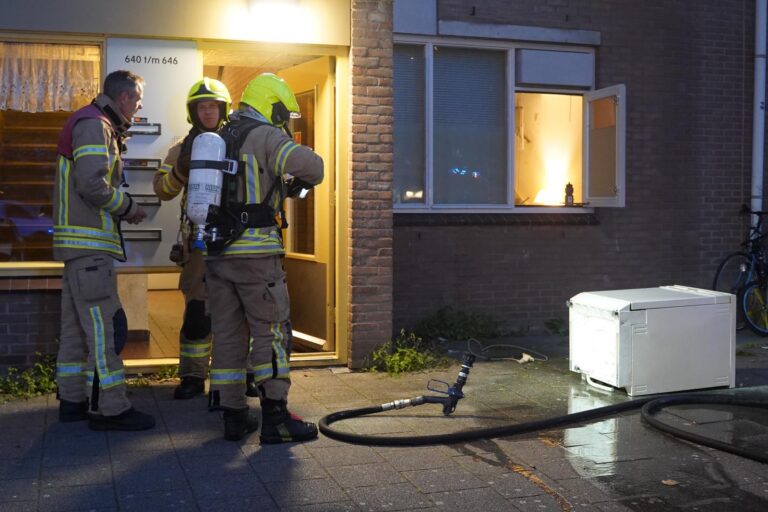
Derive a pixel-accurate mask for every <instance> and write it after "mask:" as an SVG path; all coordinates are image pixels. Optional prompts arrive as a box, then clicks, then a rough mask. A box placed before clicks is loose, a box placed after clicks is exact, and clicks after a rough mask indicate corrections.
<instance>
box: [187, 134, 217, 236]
mask: <svg viewBox="0 0 768 512" xmlns="http://www.w3.org/2000/svg"><path fill="white" fill-rule="evenodd" d="M226 152H227V144H226V143H225V142H224V139H222V138H221V137H220V136H219V135H217V134H216V133H213V132H204V133H201V134H200V135H198V136H197V137H195V140H194V141H193V142H192V155H191V158H190V171H189V182H188V183H187V205H186V213H187V217H188V218H189V220H190V221H191V222H192V224H194V231H195V240H194V243H193V247H195V248H199V249H203V248H205V237H206V231H205V227H206V219H207V218H208V209H209V207H210V206H219V205H220V204H221V189H222V185H223V183H224V174H223V172H222V171H221V169H217V168H216V167H214V165H215V163H217V162H224V159H225V156H226ZM212 236H213V237H214V238H215V236H216V234H215V233H213V234H212Z"/></svg>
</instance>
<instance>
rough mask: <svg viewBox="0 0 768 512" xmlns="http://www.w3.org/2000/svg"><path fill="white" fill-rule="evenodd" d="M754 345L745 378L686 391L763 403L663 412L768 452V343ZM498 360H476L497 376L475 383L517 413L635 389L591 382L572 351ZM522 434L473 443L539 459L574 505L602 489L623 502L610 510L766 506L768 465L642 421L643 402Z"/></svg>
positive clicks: (511, 458)
mask: <svg viewBox="0 0 768 512" xmlns="http://www.w3.org/2000/svg"><path fill="white" fill-rule="evenodd" d="M750 348H751V356H750V357H748V358H737V359H738V361H737V372H736V373H737V374H736V382H737V384H738V385H740V386H741V387H738V388H733V389H726V388H720V389H712V390H689V391H686V392H685V393H686V394H689V393H714V394H717V395H723V396H732V397H739V398H750V399H753V400H758V401H763V402H764V403H765V406H764V407H763V408H747V407H738V406H725V405H676V406H670V407H667V408H665V409H663V410H661V411H660V412H658V413H657V414H656V415H655V416H656V418H657V419H659V420H660V421H663V422H664V423H668V424H671V425H673V426H676V427H678V428H682V429H685V430H687V431H691V432H694V433H696V434H698V435H702V436H705V437H709V438H712V439H715V440H718V441H722V442H725V443H730V444H733V445H736V446H739V447H742V448H745V449H747V450H750V451H752V452H758V453H760V454H762V456H763V457H765V456H767V455H768V353H766V352H768V351H766V350H765V349H762V345H755V344H754V343H753V344H752V346H751V347H750ZM742 352H743V351H742ZM496 364H499V363H495V362H485V363H481V364H480V365H478V367H477V368H476V369H475V375H473V377H475V378H476V379H477V380H480V379H479V378H478V377H477V374H479V373H480V372H482V371H485V368H486V367H487V368H488V371H489V372H490V373H493V374H494V375H495V377H494V378H493V379H492V381H491V382H483V383H482V384H480V383H478V382H477V380H476V381H475V382H474V384H476V385H478V384H480V385H481V386H482V387H483V389H481V390H479V391H476V393H475V394H473V397H476V399H479V400H481V401H482V402H483V403H484V404H486V405H488V406H490V407H495V408H497V409H496V410H497V411H503V413H504V415H505V416H507V417H509V418H511V419H512V421H514V422H515V423H521V422H526V421H532V420H538V419H542V418H545V417H551V416H556V415H560V414H566V413H575V412H580V411H585V410H591V409H595V408H599V407H605V406H609V405H613V404H617V403H621V402H626V401H629V400H632V399H633V397H630V396H628V395H627V394H626V393H625V392H624V390H620V389H617V390H604V389H599V388H596V387H593V386H590V385H589V384H588V383H587V382H586V381H585V380H583V379H582V378H581V377H580V376H579V375H578V374H575V373H573V372H570V371H569V370H568V367H567V359H565V358H557V357H554V358H551V359H550V360H549V361H547V362H546V363H545V364H542V363H534V364H532V365H527V366H525V365H519V364H512V365H508V367H507V368H506V369H505V370H504V371H502V370H501V369H496V368H493V366H492V365H496ZM486 365H489V366H486ZM486 386H487V387H486ZM635 398H638V397H635ZM642 398H644V397H642ZM462 405H464V404H462ZM477 407H478V406H477V405H474V408H477ZM522 437H523V439H521V438H520V437H511V438H503V439H496V440H485V441H482V442H477V443H472V445H473V446H475V447H478V446H482V447H483V448H482V449H483V450H484V451H485V452H487V453H493V457H490V456H489V455H485V457H486V458H491V459H494V460H496V461H502V460H507V461H508V462H507V464H512V465H515V464H517V465H522V466H521V467H530V468H533V470H534V472H535V473H534V474H536V475H540V476H541V477H543V481H544V482H548V485H549V486H550V487H551V490H553V492H555V493H561V495H562V496H569V503H570V504H571V505H573V504H574V503H573V500H574V499H575V500H576V501H578V500H579V499H580V498H578V496H581V499H583V501H584V504H587V503H595V502H600V499H602V498H600V497H595V496H589V495H591V494H594V493H597V494H604V495H605V496H610V497H611V498H612V499H613V500H616V501H615V502H614V503H613V504H612V505H615V506H616V507H619V508H613V507H609V508H606V509H608V510H627V509H628V510H637V511H649V510H650V511H657V510H659V511H660V510H681V509H682V510H739V511H741V510H755V511H757V510H760V511H765V510H768V465H766V464H762V463H760V462H756V461H753V460H750V459H745V458H742V457H738V456H736V455H732V454H730V453H727V452H724V451H719V450H715V449H713V448H708V447H705V446H701V445H698V444H694V443H691V442H688V441H685V440H681V439H678V438H676V437H673V436H671V435H669V434H666V433H664V432H662V431H660V430H657V429H656V428H653V427H652V426H650V425H648V424H647V423H646V422H644V421H642V419H641V414H640V410H639V408H638V409H637V410H633V411H630V412H625V413H621V414H618V415H614V416H610V417H606V418H604V419H600V420H597V421H593V422H591V423H587V424H581V425H578V426H574V427H570V428H561V429H552V430H547V431H542V432H538V433H536V434H531V435H528V436H522ZM493 446H495V447H497V448H496V449H494V448H493ZM575 482H579V484H576V487H577V488H576V489H571V488H569V487H568V486H569V485H573V484H574V483H575ZM566 484H567V485H566ZM622 507H623V508H622ZM555 509H557V508H555ZM600 509H601V510H602V507H601V508H600ZM562 510H570V508H562Z"/></svg>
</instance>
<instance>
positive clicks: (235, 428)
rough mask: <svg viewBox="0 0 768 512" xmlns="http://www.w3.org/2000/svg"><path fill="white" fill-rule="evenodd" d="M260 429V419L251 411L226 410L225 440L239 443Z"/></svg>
mask: <svg viewBox="0 0 768 512" xmlns="http://www.w3.org/2000/svg"><path fill="white" fill-rule="evenodd" d="M258 428H259V419H258V417H257V416H256V414H255V413H253V412H251V411H250V410H249V409H247V408H246V409H240V410H232V409H224V439H226V440H227V441H239V440H241V439H242V438H243V437H245V434H249V433H251V432H253V431H254V430H257V429H258Z"/></svg>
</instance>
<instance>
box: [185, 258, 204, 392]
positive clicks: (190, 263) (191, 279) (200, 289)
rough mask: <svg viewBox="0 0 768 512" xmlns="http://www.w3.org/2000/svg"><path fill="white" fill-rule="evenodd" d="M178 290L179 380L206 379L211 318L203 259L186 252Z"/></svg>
mask: <svg viewBox="0 0 768 512" xmlns="http://www.w3.org/2000/svg"><path fill="white" fill-rule="evenodd" d="M179 288H180V289H181V292H182V293H183V294H184V322H183V324H182V326H181V331H180V332H179V376H181V377H199V378H201V379H205V378H207V377H208V366H209V361H210V357H211V316H210V314H209V313H208V307H207V293H206V286H205V259H204V258H203V253H202V251H200V250H199V249H195V250H192V251H190V253H189V259H188V260H187V262H186V263H185V264H184V266H183V267H182V269H181V275H180V276H179Z"/></svg>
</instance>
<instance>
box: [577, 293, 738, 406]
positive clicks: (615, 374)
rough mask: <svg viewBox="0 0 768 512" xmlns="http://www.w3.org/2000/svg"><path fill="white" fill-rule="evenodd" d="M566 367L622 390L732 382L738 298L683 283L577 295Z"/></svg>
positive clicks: (670, 389) (635, 392)
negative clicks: (681, 284)
mask: <svg viewBox="0 0 768 512" xmlns="http://www.w3.org/2000/svg"><path fill="white" fill-rule="evenodd" d="M568 305H569V308H570V313H569V336H570V369H571V370H572V371H575V372H580V373H582V374H583V375H584V376H585V377H587V378H588V379H587V380H596V381H599V382H602V383H605V384H608V385H610V386H613V387H616V388H625V389H626V391H627V394H629V395H630V396H635V395H648V394H655V393H667V392H673V391H684V390H693V389H703V388H713V387H724V386H727V387H733V386H734V379H735V372H736V297H735V296H734V295H731V294H728V293H722V292H715V291H711V290H702V289H699V288H690V287H686V286H678V285H675V286H660V287H658V288H639V289H633V290H611V291H599V292H584V293H579V294H578V295H575V296H574V297H572V298H571V300H570V301H568Z"/></svg>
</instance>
